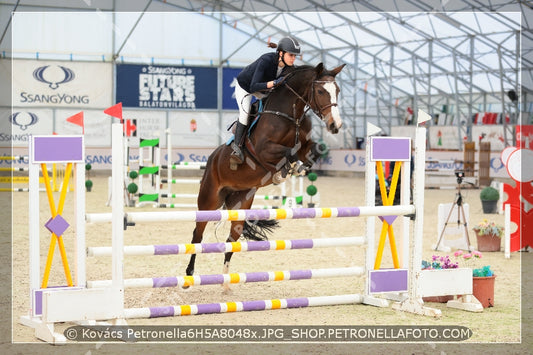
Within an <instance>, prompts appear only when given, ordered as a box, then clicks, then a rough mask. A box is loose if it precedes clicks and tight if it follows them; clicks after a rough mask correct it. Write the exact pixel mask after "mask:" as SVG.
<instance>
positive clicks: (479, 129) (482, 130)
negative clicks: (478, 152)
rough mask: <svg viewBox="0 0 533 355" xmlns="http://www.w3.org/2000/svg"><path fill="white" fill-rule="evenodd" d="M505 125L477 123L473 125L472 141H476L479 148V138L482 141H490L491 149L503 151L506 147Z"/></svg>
mask: <svg viewBox="0 0 533 355" xmlns="http://www.w3.org/2000/svg"><path fill="white" fill-rule="evenodd" d="M503 129H504V128H503V126H499V125H476V126H472V141H474V142H476V149H479V139H480V138H481V139H482V142H490V150H491V151H498V152H501V151H502V150H503V149H504V148H505V139H504V135H503Z"/></svg>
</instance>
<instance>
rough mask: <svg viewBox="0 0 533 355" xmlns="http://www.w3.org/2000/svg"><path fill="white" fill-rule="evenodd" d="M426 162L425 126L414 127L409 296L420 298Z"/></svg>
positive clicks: (413, 298)
mask: <svg viewBox="0 0 533 355" xmlns="http://www.w3.org/2000/svg"><path fill="white" fill-rule="evenodd" d="M425 162H426V128H425V127H417V128H416V138H415V171H414V173H413V176H414V189H413V204H414V206H415V221H414V223H413V229H414V230H413V233H412V235H413V240H412V242H411V265H410V270H411V272H410V273H409V284H410V285H409V298H410V299H411V300H413V301H414V300H418V299H419V298H421V296H420V294H419V293H420V290H419V282H418V279H419V274H420V272H421V268H422V267H421V263H422V242H423V238H424V181H425Z"/></svg>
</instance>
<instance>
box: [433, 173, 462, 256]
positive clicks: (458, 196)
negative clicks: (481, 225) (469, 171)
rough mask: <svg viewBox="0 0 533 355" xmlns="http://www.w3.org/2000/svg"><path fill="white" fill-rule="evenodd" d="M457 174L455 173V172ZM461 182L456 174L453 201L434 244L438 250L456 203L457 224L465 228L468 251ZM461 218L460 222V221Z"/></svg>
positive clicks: (460, 178)
mask: <svg viewBox="0 0 533 355" xmlns="http://www.w3.org/2000/svg"><path fill="white" fill-rule="evenodd" d="M456 175H457V174H456ZM461 183H462V177H460V176H457V184H458V185H457V194H456V195H455V201H454V202H453V205H452V207H451V208H450V213H448V218H446V222H444V228H442V232H441V233H440V236H439V241H438V242H437V245H435V250H438V248H439V245H440V243H441V241H442V238H443V237H444V232H445V231H446V227H447V226H448V222H449V221H450V218H451V216H452V213H453V209H454V207H455V206H456V205H457V226H459V225H461V224H462V225H463V227H464V229H465V234H466V241H467V243H468V251H470V237H469V236H468V226H467V224H468V222H467V221H466V217H465V210H464V207H463V195H461ZM461 218H462V220H463V221H462V222H461Z"/></svg>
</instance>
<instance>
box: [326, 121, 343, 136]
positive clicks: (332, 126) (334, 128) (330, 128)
mask: <svg viewBox="0 0 533 355" xmlns="http://www.w3.org/2000/svg"><path fill="white" fill-rule="evenodd" d="M341 127H342V123H341V124H340V125H339V126H337V125H336V124H335V122H330V123H329V124H328V131H330V132H331V133H333V134H337V133H339V129H340V128H341Z"/></svg>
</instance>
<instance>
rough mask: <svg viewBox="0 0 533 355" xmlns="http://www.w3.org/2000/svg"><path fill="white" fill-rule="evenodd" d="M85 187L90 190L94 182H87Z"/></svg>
mask: <svg viewBox="0 0 533 355" xmlns="http://www.w3.org/2000/svg"><path fill="white" fill-rule="evenodd" d="M85 187H86V188H88V189H90V188H91V187H93V182H92V181H91V180H87V181H85Z"/></svg>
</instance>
